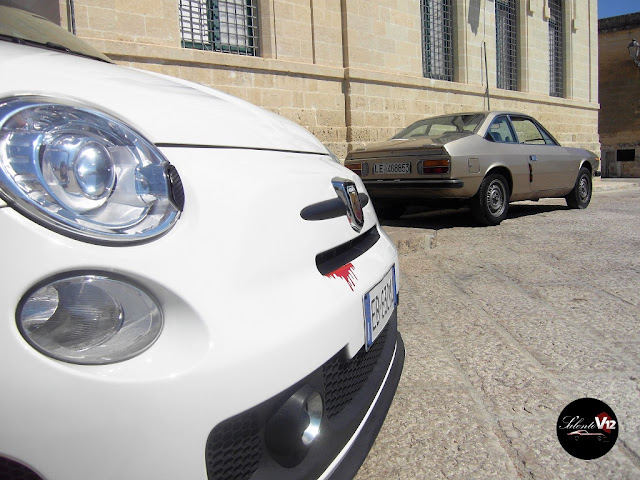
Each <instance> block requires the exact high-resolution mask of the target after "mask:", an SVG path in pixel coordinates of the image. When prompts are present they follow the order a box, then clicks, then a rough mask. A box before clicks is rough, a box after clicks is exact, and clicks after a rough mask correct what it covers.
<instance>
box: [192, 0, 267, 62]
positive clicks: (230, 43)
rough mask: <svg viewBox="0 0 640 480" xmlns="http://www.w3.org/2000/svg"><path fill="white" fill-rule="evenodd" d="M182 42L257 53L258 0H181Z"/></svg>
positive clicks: (196, 46)
mask: <svg viewBox="0 0 640 480" xmlns="http://www.w3.org/2000/svg"><path fill="white" fill-rule="evenodd" d="M180 34H181V36H182V46H183V47H186V48H195V49H198V50H211V51H215V52H225V53H234V54H236V55H251V56H257V55H258V7H257V0H227V1H223V0H180Z"/></svg>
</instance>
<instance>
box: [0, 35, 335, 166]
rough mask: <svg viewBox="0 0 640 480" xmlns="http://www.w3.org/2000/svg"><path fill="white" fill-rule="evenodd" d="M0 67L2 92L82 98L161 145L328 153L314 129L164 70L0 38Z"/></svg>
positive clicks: (7, 93)
mask: <svg viewBox="0 0 640 480" xmlns="http://www.w3.org/2000/svg"><path fill="white" fill-rule="evenodd" d="M0 72H2V75H0V92H1V93H0V95H1V96H2V97H4V98H6V96H7V95H9V96H13V95H45V96H49V97H55V98H58V99H68V100H73V101H76V102H80V103H82V104H85V105H87V106H90V107H95V108H97V109H99V110H102V111H104V112H107V113H109V114H111V115H113V116H115V117H116V118H119V119H120V120H122V121H124V122H126V123H128V124H129V125H130V126H132V127H133V128H135V129H136V130H138V131H139V132H141V133H142V134H143V135H144V136H145V137H147V139H148V140H150V141H151V142H153V143H156V144H158V143H160V144H178V145H202V146H214V147H242V148H259V149H270V150H271V149H273V150H289V151H299V152H311V153H322V154H326V153H327V150H326V148H325V147H324V146H323V145H322V144H321V143H320V142H319V141H318V140H317V139H316V138H315V137H314V136H313V135H311V134H310V133H309V132H308V131H306V130H305V129H304V128H302V127H300V126H299V125H296V124H295V123H293V122H291V121H289V120H287V119H285V118H282V117H280V116H278V115H275V114H273V113H271V112H267V111H266V110H263V109H261V108H258V107H256V106H254V105H251V104H250V103H247V102H245V101H243V100H240V99H238V98H235V97H232V96H230V95H227V94H225V93H222V92H219V91H217V90H214V89H211V88H207V87H203V86H201V85H198V84H195V83H191V82H187V81H184V80H180V79H177V78H173V77H168V76H165V75H159V74H154V73H150V72H143V71H139V70H135V69H131V68H126V67H121V66H117V65H112V64H108V63H103V62H99V61H97V60H91V59H87V58H82V57H77V56H74V55H69V54H66V53H58V52H54V51H49V50H45V49H40V48H34V47H27V46H22V45H16V44H11V43H8V42H0ZM43 78H44V79H46V81H43Z"/></svg>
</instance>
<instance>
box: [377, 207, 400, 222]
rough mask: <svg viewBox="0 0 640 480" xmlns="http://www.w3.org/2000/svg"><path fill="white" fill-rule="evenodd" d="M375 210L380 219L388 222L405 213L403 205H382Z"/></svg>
mask: <svg viewBox="0 0 640 480" xmlns="http://www.w3.org/2000/svg"><path fill="white" fill-rule="evenodd" d="M375 209H376V213H377V214H378V217H379V218H386V219H387V220H393V219H394V218H398V217H400V216H401V215H402V214H403V213H404V211H405V207H404V206H402V205H381V206H377V207H375Z"/></svg>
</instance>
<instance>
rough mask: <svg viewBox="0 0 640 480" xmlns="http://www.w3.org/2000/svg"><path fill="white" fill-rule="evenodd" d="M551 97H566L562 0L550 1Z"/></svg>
mask: <svg viewBox="0 0 640 480" xmlns="http://www.w3.org/2000/svg"><path fill="white" fill-rule="evenodd" d="M549 10H550V12H551V17H550V18H549V95H551V96H553V97H562V96H564V50H563V48H564V45H563V43H564V42H563V40H564V32H563V28H562V0H549Z"/></svg>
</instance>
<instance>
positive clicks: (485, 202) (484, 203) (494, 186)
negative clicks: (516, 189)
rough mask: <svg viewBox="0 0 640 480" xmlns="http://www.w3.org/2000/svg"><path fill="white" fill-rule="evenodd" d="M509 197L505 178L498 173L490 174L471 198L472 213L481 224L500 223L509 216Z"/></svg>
mask: <svg viewBox="0 0 640 480" xmlns="http://www.w3.org/2000/svg"><path fill="white" fill-rule="evenodd" d="M509 197H510V194H509V185H508V184H507V181H506V180H505V178H504V177H503V176H502V175H500V174H498V173H494V174H493V175H488V176H486V177H484V179H483V180H482V183H481V184H480V188H479V189H478V193H476V194H475V196H474V197H473V198H472V199H471V215H472V216H473V218H474V220H475V221H476V222H478V223H479V224H481V225H498V224H500V222H502V221H503V220H504V219H505V218H507V211H508V210H509Z"/></svg>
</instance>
